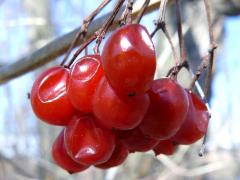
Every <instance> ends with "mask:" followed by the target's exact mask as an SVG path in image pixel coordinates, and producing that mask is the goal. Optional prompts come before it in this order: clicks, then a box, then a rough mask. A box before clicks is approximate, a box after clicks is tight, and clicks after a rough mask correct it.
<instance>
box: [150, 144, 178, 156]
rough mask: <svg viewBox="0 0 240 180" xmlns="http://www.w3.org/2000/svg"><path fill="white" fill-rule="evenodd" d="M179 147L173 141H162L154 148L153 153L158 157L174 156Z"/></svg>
mask: <svg viewBox="0 0 240 180" xmlns="http://www.w3.org/2000/svg"><path fill="white" fill-rule="evenodd" d="M176 148H177V145H176V144H174V143H173V142H172V141H171V140H163V141H160V142H159V143H158V144H157V145H156V146H155V147H154V148H153V151H154V153H155V155H156V156H158V155H160V154H165V155H168V156H169V155H173V154H174V152H175V151H176Z"/></svg>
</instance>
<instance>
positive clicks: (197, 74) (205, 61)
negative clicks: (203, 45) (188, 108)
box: [190, 54, 209, 90]
mask: <svg viewBox="0 0 240 180" xmlns="http://www.w3.org/2000/svg"><path fill="white" fill-rule="evenodd" d="M208 64H209V54H207V55H206V56H204V57H203V58H202V61H201V64H200V65H199V66H198V68H197V70H196V72H195V75H194V77H193V80H192V82H191V85H190V90H192V89H193V88H194V86H195V82H196V81H197V80H198V79H199V78H200V76H201V74H202V72H203V71H204V70H205V69H206V68H207V67H208Z"/></svg>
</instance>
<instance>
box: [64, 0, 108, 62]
mask: <svg viewBox="0 0 240 180" xmlns="http://www.w3.org/2000/svg"><path fill="white" fill-rule="evenodd" d="M110 1H111V0H104V1H103V2H102V3H101V4H100V5H99V6H98V7H97V8H96V9H95V10H94V11H93V12H92V13H91V14H90V15H89V16H88V17H87V18H86V19H85V20H84V21H83V24H82V26H81V28H80V30H79V31H78V33H77V34H76V36H75V38H74V39H73V41H72V43H71V45H70V46H69V48H68V50H67V52H66V55H65V56H64V58H63V60H62V62H61V66H63V65H64V64H65V63H66V61H67V59H68V57H69V55H70V53H71V52H72V50H73V48H74V47H75V45H76V44H77V42H78V41H81V40H84V39H85V38H86V35H87V31H88V27H89V25H90V23H91V22H92V21H93V19H94V18H95V17H96V15H97V14H98V13H99V12H100V11H101V10H102V9H103V8H104V7H105V6H106V5H107V4H108V3H109V2H110Z"/></svg>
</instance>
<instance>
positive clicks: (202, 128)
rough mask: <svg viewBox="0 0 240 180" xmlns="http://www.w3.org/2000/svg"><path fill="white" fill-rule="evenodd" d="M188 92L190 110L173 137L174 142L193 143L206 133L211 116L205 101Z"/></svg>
mask: <svg viewBox="0 0 240 180" xmlns="http://www.w3.org/2000/svg"><path fill="white" fill-rule="evenodd" d="M187 93H188V97H189V110H188V113H187V116H186V118H185V121H184V123H183V125H182V127H181V128H180V129H179V131H178V132H177V133H176V134H175V135H174V137H173V138H172V140H173V141H174V142H176V143H178V144H184V145H189V144H193V143H194V142H196V141H198V140H199V139H201V138H202V137H203V136H204V135H205V134H206V132H207V127H208V121H209V117H210V115H209V112H208V109H207V107H206V105H205V104H204V102H203V101H202V100H201V99H200V98H199V97H198V96H197V95H196V94H194V93H192V92H187Z"/></svg>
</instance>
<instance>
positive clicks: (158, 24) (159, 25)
mask: <svg viewBox="0 0 240 180" xmlns="http://www.w3.org/2000/svg"><path fill="white" fill-rule="evenodd" d="M167 2H168V0H163V1H161V2H160V8H159V9H160V16H159V18H158V20H157V21H156V22H155V29H154V30H153V32H152V33H151V37H152V38H153V37H154V35H155V34H156V32H157V31H158V30H160V29H161V30H162V32H163V33H164V34H165V36H166V38H167V40H168V42H169V44H170V46H171V49H172V52H173V57H174V60H175V62H176V65H177V64H179V60H178V56H177V51H176V48H175V47H174V45H173V42H172V38H171V35H170V33H169V30H168V28H167V26H166V23H165V16H166V6H167Z"/></svg>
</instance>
